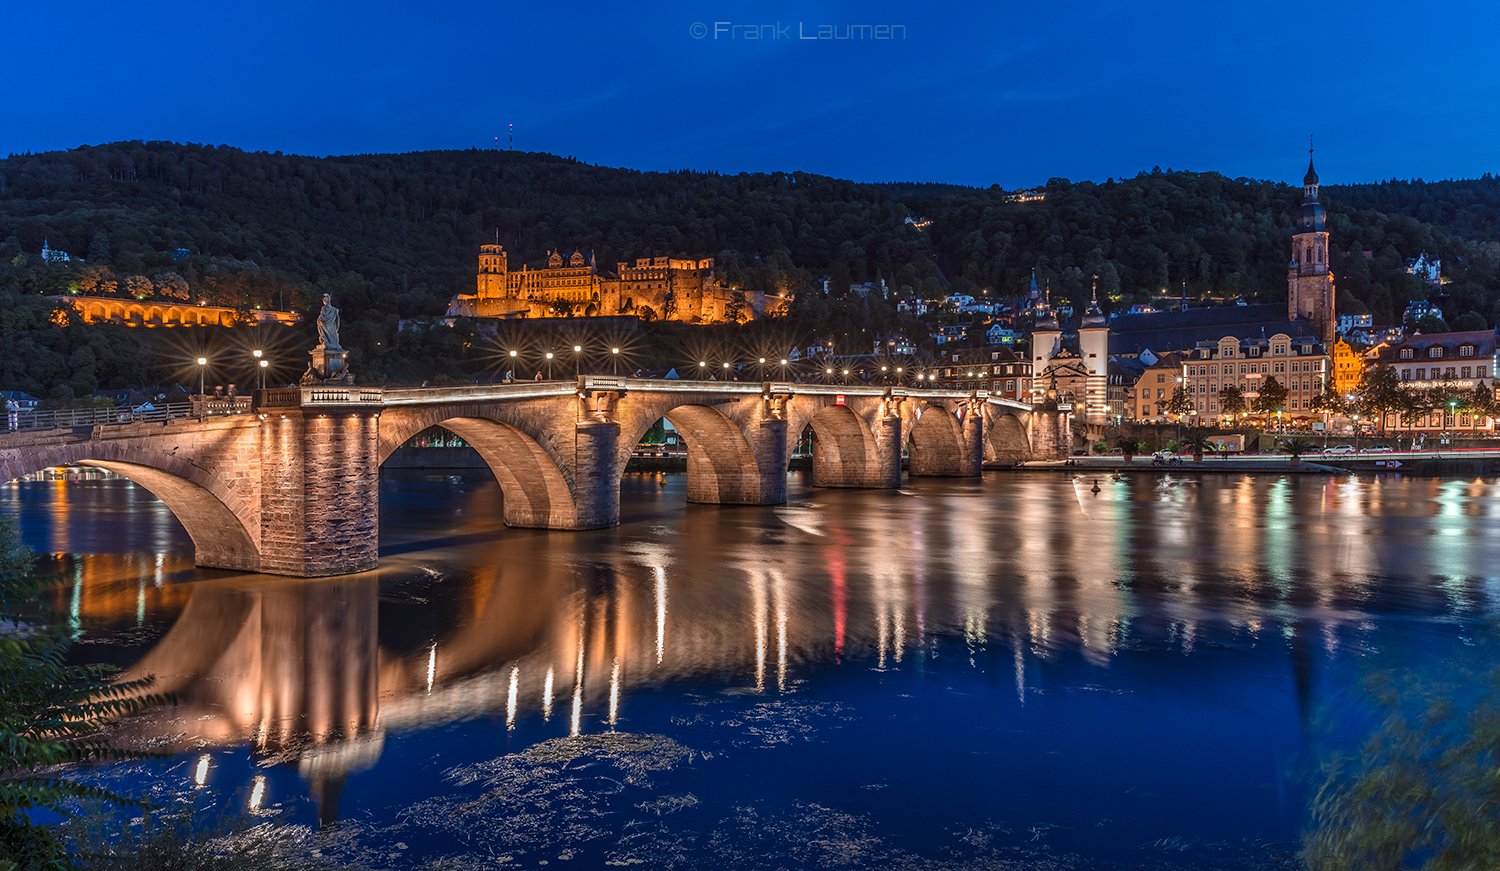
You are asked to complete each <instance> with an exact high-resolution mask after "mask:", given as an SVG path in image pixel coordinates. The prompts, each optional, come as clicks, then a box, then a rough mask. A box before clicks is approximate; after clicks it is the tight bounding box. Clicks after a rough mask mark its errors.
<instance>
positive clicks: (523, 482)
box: [377, 406, 578, 529]
mask: <svg viewBox="0 0 1500 871" xmlns="http://www.w3.org/2000/svg"><path fill="white" fill-rule="evenodd" d="M495 410H496V409H495V408H494V407H485V408H482V409H480V408H471V407H466V406H465V407H456V408H447V409H434V410H430V411H428V412H427V413H423V414H407V415H393V414H387V415H386V416H385V417H384V418H383V419H382V421H381V438H380V450H379V454H378V457H377V459H378V461H379V462H381V463H384V462H385V461H386V459H387V458H389V457H390V455H391V453H392V452H393V451H395V449H396V448H397V447H399V446H400V445H401V444H402V443H403V442H405V441H406V440H407V439H409V438H411V437H412V436H414V435H416V434H417V433H419V432H421V431H422V430H424V429H427V428H428V427H431V426H440V427H442V428H443V429H446V430H448V431H450V432H452V433H453V434H454V435H456V436H458V437H459V438H461V439H463V440H464V441H465V442H467V443H468V444H469V445H470V446H471V447H473V448H474V450H476V451H478V452H479V455H480V456H481V457H483V458H484V462H485V464H486V465H488V466H489V467H490V471H491V472H492V473H493V474H494V476H495V480H496V481H498V482H499V484H500V492H501V495H502V496H503V497H504V500H503V507H502V509H501V510H502V512H503V514H504V520H505V525H506V526H517V527H528V528H534V529H575V528H577V521H578V506H577V502H576V501H575V500H574V497H573V490H572V487H571V486H570V482H569V480H568V479H567V477H566V476H564V474H563V467H562V466H561V464H559V463H558V462H557V460H556V459H555V458H554V457H553V456H552V455H551V454H550V453H549V452H548V451H547V449H546V448H545V447H544V446H543V445H542V443H541V442H539V441H538V440H537V439H536V438H534V437H533V436H532V435H530V434H528V433H526V432H524V431H523V430H522V429H521V428H520V427H518V426H516V425H514V424H513V423H509V422H506V421H502V420H497V419H496V418H495V417H493V416H491V413H493V412H494V411H495Z"/></svg>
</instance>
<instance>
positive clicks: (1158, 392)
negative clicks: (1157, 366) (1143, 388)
mask: <svg viewBox="0 0 1500 871" xmlns="http://www.w3.org/2000/svg"><path fill="white" fill-rule="evenodd" d="M1156 398H1157V399H1166V398H1167V391H1165V390H1163V389H1161V388H1160V387H1158V388H1156Z"/></svg>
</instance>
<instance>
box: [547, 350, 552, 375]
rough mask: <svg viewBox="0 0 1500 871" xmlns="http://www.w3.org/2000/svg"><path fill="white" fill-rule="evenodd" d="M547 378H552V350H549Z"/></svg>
mask: <svg viewBox="0 0 1500 871" xmlns="http://www.w3.org/2000/svg"><path fill="white" fill-rule="evenodd" d="M547 380H548V381H551V380H552V352H551V351H548V352H547Z"/></svg>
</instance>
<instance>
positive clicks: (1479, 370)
mask: <svg viewBox="0 0 1500 871" xmlns="http://www.w3.org/2000/svg"><path fill="white" fill-rule="evenodd" d="M1489 368H1490V367H1488V366H1479V367H1476V368H1475V369H1474V377H1475V378H1488V377H1489V376H1487V375H1485V374H1484V373H1486V372H1488V371H1489Z"/></svg>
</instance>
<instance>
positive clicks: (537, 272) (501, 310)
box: [448, 243, 765, 323]
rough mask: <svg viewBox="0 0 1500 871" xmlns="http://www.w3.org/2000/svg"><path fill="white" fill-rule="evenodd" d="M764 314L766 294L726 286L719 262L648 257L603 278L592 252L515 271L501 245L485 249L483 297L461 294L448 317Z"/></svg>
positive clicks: (555, 255) (718, 317) (711, 318)
mask: <svg viewBox="0 0 1500 871" xmlns="http://www.w3.org/2000/svg"><path fill="white" fill-rule="evenodd" d="M764 310H765V294H763V293H758V292H750V291H740V290H736V289H734V288H729V287H725V286H723V285H721V284H719V283H718V281H717V280H716V279H715V277H714V261H713V258H712V257H705V258H703V259H701V260H683V259H678V258H675V257H644V258H640V259H638V260H636V261H635V262H634V263H617V264H616V270H615V272H614V273H605V274H601V273H600V272H599V271H598V269H597V268H596V267H595V264H594V257H593V255H592V254H588V255H585V254H584V253H583V252H581V251H574V252H573V254H572V255H571V256H569V257H564V256H563V255H562V253H561V252H558V251H552V252H549V255H548V257H547V265H546V266H545V267H542V268H541V269H532V268H530V267H528V266H526V265H525V264H522V265H521V268H520V269H511V268H510V262H509V256H508V255H507V254H506V252H505V246H503V245H500V244H498V243H497V244H491V245H481V246H480V247H479V274H478V277H477V282H476V287H475V293H474V294H473V295H469V294H460V295H458V296H456V297H454V298H453V301H452V302H451V303H450V304H449V306H448V314H449V315H451V316H459V317H490V318H543V317H569V316H572V317H600V316H610V315H633V316H635V317H638V318H640V319H641V320H648V321H649V320H671V321H686V322H688V323H724V322H726V321H730V320H751V319H754V318H757V317H759V316H760V315H761V313H762V312H764Z"/></svg>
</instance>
